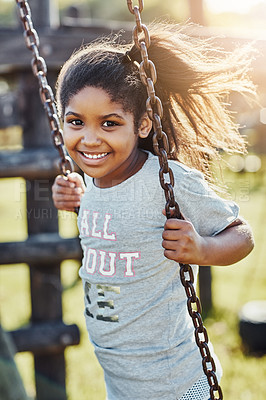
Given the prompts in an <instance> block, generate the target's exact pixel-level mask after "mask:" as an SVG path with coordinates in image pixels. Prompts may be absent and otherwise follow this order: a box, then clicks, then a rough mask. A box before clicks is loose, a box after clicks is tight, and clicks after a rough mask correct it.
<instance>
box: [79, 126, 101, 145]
mask: <svg viewBox="0 0 266 400" xmlns="http://www.w3.org/2000/svg"><path fill="white" fill-rule="evenodd" d="M81 142H82V143H83V144H85V145H86V146H97V145H98V144H100V143H101V139H100V137H99V135H98V134H97V133H96V132H95V131H94V129H86V131H84V135H83V137H82V138H81Z"/></svg>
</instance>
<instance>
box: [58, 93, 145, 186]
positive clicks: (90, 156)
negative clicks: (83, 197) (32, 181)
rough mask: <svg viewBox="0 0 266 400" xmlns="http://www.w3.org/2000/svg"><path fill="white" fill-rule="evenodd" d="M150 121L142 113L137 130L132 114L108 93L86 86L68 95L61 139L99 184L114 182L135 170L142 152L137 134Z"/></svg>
mask: <svg viewBox="0 0 266 400" xmlns="http://www.w3.org/2000/svg"><path fill="white" fill-rule="evenodd" d="M150 129H151V122H150V121H149V119H148V118H147V117H146V116H144V117H143V118H142V120H141V121H140V126H139V130H138V133H137V134H136V133H134V117H133V114H132V113H130V112H126V111H124V110H123V107H122V105H121V104H119V103H115V102H113V101H112V100H111V98H110V96H109V95H108V93H107V92H106V91H105V90H103V89H101V88H96V87H91V86H87V87H85V88H84V89H82V90H80V91H79V92H78V93H77V94H76V95H74V96H72V97H71V99H70V101H69V104H68V105H67V107H66V110H65V116H64V140H65V144H66V147H67V149H68V152H69V155H70V156H71V157H72V158H73V160H74V161H75V162H76V163H77V165H78V166H79V167H80V168H81V169H82V170H83V171H84V172H85V173H86V174H87V175H89V176H91V177H93V178H95V179H94V182H95V184H96V185H97V186H99V187H111V186H114V185H117V184H119V183H121V182H123V181H124V180H126V179H127V178H129V177H130V176H131V175H133V174H135V173H136V172H137V171H138V170H139V169H140V168H141V167H142V165H143V164H144V162H145V160H146V154H145V153H143V152H142V151H141V150H139V149H138V137H147V136H148V134H149V132H150Z"/></svg>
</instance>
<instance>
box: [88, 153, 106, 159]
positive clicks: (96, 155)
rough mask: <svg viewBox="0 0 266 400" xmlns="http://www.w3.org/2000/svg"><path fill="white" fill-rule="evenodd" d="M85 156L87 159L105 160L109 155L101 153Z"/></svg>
mask: <svg viewBox="0 0 266 400" xmlns="http://www.w3.org/2000/svg"><path fill="white" fill-rule="evenodd" d="M83 155H84V156H85V157H87V158H90V159H98V158H103V157H104V156H106V155H107V153H101V154H86V153H83Z"/></svg>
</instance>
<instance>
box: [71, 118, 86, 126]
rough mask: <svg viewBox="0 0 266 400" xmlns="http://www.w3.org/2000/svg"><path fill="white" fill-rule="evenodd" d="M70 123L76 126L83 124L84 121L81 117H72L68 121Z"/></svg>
mask: <svg viewBox="0 0 266 400" xmlns="http://www.w3.org/2000/svg"><path fill="white" fill-rule="evenodd" d="M68 123H69V124H71V125H74V126H82V125H83V122H82V121H81V120H80V119H71V120H70V121H68Z"/></svg>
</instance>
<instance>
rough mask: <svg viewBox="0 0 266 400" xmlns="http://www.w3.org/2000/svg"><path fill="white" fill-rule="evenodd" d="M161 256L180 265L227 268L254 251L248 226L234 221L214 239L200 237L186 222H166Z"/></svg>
mask: <svg viewBox="0 0 266 400" xmlns="http://www.w3.org/2000/svg"><path fill="white" fill-rule="evenodd" d="M162 237H163V242H162V246H163V247H164V249H165V250H164V255H165V257H166V258H169V259H170V260H174V261H177V262H181V263H183V264H198V265H230V264H234V263H235V262H237V261H239V260H241V259H242V258H244V257H246V256H247V255H248V254H249V253H250V252H251V250H252V249H253V247H254V240H253V236H252V232H251V229H250V227H249V225H248V224H247V223H246V222H245V221H244V220H243V219H241V218H238V219H236V220H235V221H234V222H233V223H232V224H230V225H229V226H228V227H227V228H226V229H224V230H223V231H222V232H221V233H219V234H217V235H216V236H210V237H209V236H200V235H199V234H198V233H197V232H196V230H195V229H194V226H193V224H192V223H190V222H189V221H184V220H178V219H174V218H173V219H168V220H167V221H166V223H165V226H164V231H163V235H162Z"/></svg>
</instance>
